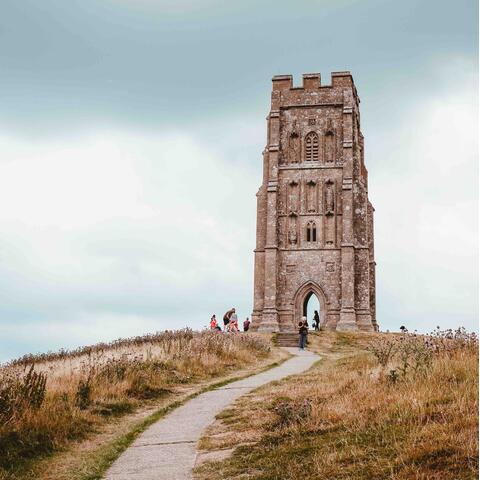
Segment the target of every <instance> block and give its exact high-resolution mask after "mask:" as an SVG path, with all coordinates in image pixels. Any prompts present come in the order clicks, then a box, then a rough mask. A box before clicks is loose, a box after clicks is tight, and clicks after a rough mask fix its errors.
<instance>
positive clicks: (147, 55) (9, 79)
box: [0, 0, 478, 361]
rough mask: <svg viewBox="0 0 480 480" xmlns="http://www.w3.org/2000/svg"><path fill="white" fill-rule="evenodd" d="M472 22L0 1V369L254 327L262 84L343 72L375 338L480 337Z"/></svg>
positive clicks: (450, 12)
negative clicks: (231, 310)
mask: <svg viewBox="0 0 480 480" xmlns="http://www.w3.org/2000/svg"><path fill="white" fill-rule="evenodd" d="M477 18H478V11H477V2H476V1H475V0H456V1H455V2H452V1H447V0H417V1H413V0H404V1H402V2H399V1H397V0H363V1H360V0H357V1H355V0H329V1H326V0H317V1H314V0H308V1H307V0H297V1H295V2H291V1H282V0H275V1H273V0H271V1H262V0H256V1H250V0H242V1H230V2H225V1H219V0H218V1H217V0H203V1H202V0H166V1H162V0H156V1H155V0H42V1H41V2H39V1H38V0H3V1H2V2H1V5H0V361H1V360H7V359H9V358H12V357H14V356H18V355H20V354H23V353H26V352H37V351H44V350H48V349H57V348H60V347H73V346H77V345H82V344H86V343H93V342H97V341H100V340H111V339H113V338H117V337H120V336H127V335H128V336H130V335H136V334H142V333H145V332H151V331H155V330H162V329H166V328H178V327H183V326H185V325H189V326H191V327H193V328H201V327H202V326H204V325H206V324H207V321H208V319H209V317H210V315H211V313H213V312H216V313H217V315H221V314H222V313H223V312H224V311H225V310H226V309H227V308H228V307H230V306H232V305H235V306H237V308H238V309H239V311H240V315H241V317H242V318H243V317H244V316H246V315H249V314H250V312H251V308H252V296H253V292H252V276H253V274H252V271H253V253H252V250H253V248H254V233H255V215H256V212H255V193H256V191H257V189H258V186H259V184H260V182H261V151H262V149H263V147H264V145H265V138H266V132H265V130H266V128H265V127H266V122H265V116H266V114H267V112H268V109H269V95H270V88H271V83H270V79H271V77H272V76H273V75H275V74H284V73H292V74H294V76H295V77H296V80H295V81H296V83H299V82H300V78H301V74H302V73H308V72H321V73H322V76H323V82H324V83H326V84H327V83H329V81H330V72H331V71H336V70H350V71H351V72H352V73H353V75H354V79H355V82H356V84H357V88H358V90H359V93H360V97H361V100H362V103H361V113H362V130H363V133H364V135H365V138H366V163H367V168H368V170H369V172H370V182H369V184H370V197H371V199H372V201H373V203H374V205H375V207H376V219H375V221H376V223H375V228H376V260H377V287H378V289H377V304H378V321H379V323H380V326H381V328H382V329H398V327H399V326H400V325H402V324H403V325H407V326H408V327H410V328H411V329H414V328H418V329H419V330H422V331H425V330H429V329H431V328H433V327H435V326H436V325H440V326H442V327H456V326H458V325H465V326H466V327H467V328H469V329H476V328H477V327H476V325H477V316H478V308H477V303H478V281H477V265H478V258H477V240H478V237H477V234H478V219H477V215H478V210H477V175H478V166H477V151H478V140H477V128H478V124H477V113H478V112H477V108H478V92H477V81H478V75H477V68H478V61H477V55H478V46H477V37H478V25H477Z"/></svg>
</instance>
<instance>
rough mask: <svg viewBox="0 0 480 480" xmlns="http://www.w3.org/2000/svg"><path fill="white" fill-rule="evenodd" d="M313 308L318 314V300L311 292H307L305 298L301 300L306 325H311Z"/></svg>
mask: <svg viewBox="0 0 480 480" xmlns="http://www.w3.org/2000/svg"><path fill="white" fill-rule="evenodd" d="M315 310H316V311H317V312H318V314H319V315H320V301H319V299H318V297H317V296H316V295H315V293H313V292H309V293H307V295H306V296H305V300H304V301H303V308H302V312H303V313H302V315H303V316H304V317H307V321H308V325H309V326H310V327H312V326H313V315H314V313H315Z"/></svg>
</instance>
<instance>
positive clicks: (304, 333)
mask: <svg viewBox="0 0 480 480" xmlns="http://www.w3.org/2000/svg"><path fill="white" fill-rule="evenodd" d="M312 327H313V328H314V330H316V331H317V332H318V331H319V330H320V315H319V314H318V312H317V310H315V313H314V314H313V322H312ZM298 335H299V339H298V348H300V350H305V346H306V344H307V338H308V321H307V317H302V320H301V321H300V322H298Z"/></svg>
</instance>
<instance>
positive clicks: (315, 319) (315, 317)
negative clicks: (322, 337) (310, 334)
mask: <svg viewBox="0 0 480 480" xmlns="http://www.w3.org/2000/svg"><path fill="white" fill-rule="evenodd" d="M313 328H314V329H315V330H316V331H317V332H318V331H319V330H320V315H319V314H318V312H317V311H316V310H315V313H314V314H313Z"/></svg>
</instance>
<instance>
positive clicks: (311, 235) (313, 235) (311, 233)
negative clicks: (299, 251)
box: [307, 222, 317, 242]
mask: <svg viewBox="0 0 480 480" xmlns="http://www.w3.org/2000/svg"><path fill="white" fill-rule="evenodd" d="M316 241H317V226H316V225H315V222H308V223H307V242H316Z"/></svg>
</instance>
